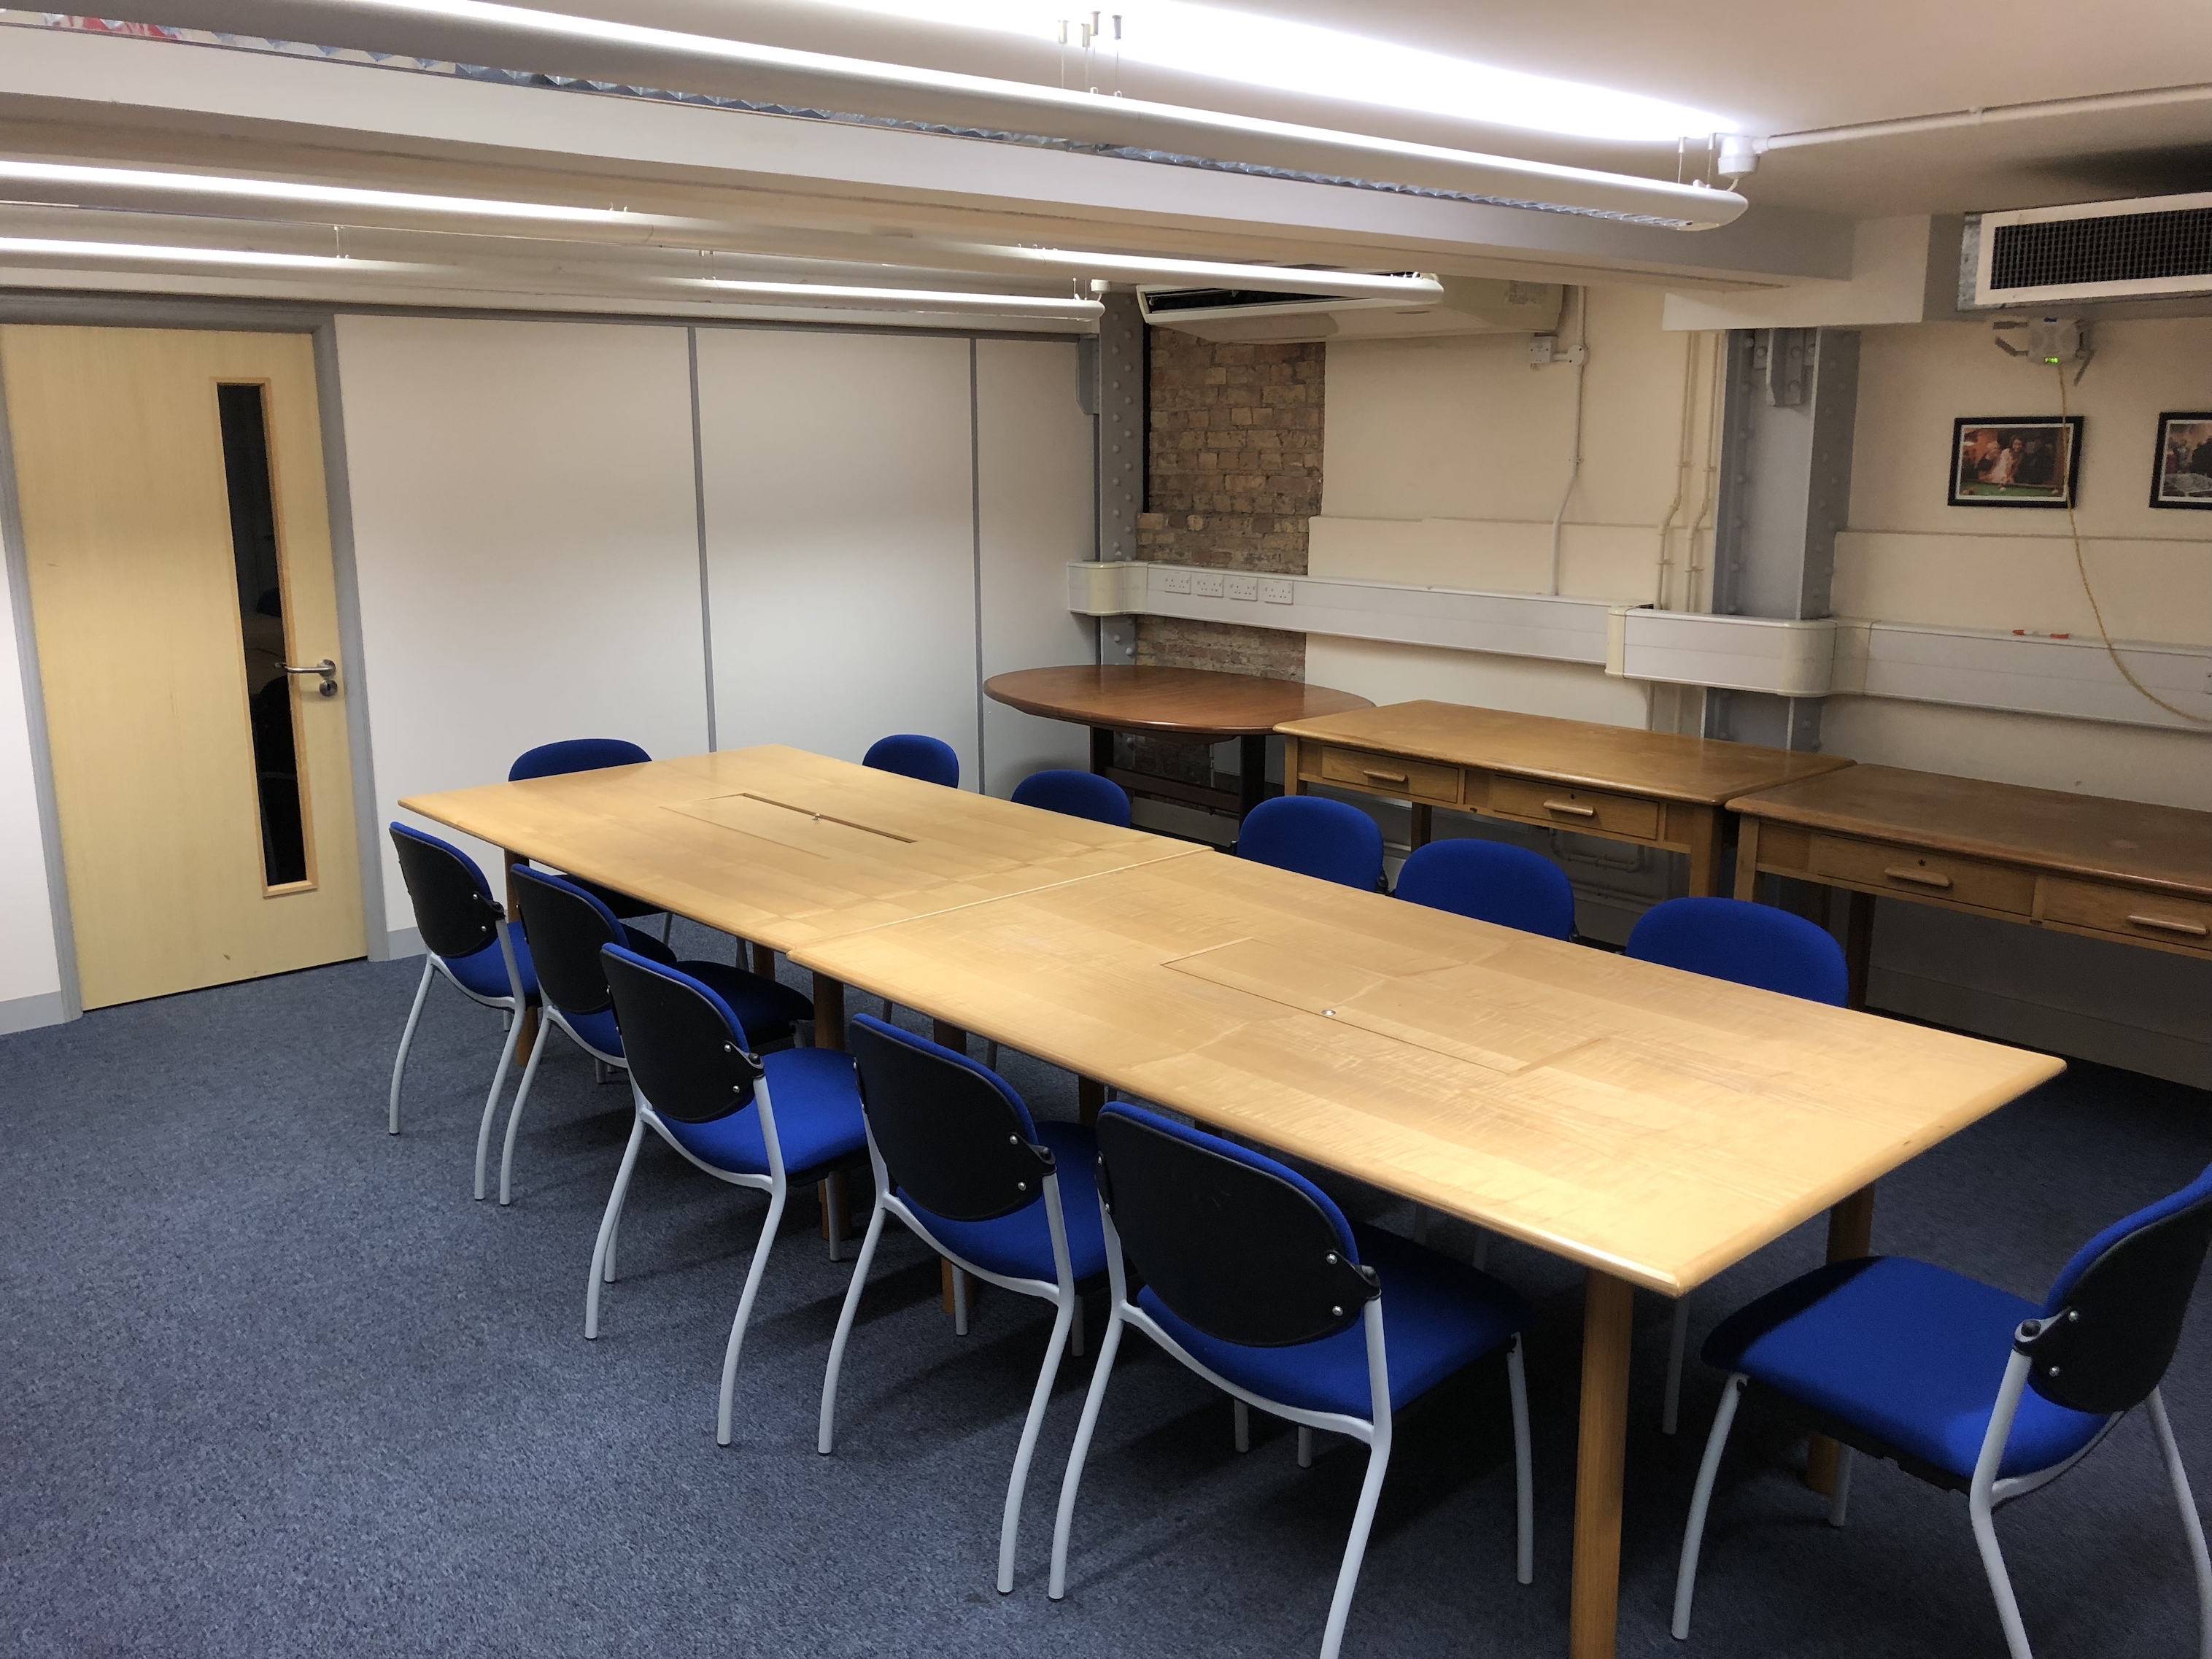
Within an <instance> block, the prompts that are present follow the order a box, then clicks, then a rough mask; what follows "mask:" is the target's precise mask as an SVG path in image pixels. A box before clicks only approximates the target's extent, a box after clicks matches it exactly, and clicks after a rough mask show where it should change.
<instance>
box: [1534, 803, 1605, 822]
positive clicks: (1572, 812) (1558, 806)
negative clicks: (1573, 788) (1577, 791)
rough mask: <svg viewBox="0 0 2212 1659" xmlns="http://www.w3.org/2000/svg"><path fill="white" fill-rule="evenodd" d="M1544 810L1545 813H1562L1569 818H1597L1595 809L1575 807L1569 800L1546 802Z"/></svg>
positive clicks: (1592, 807)
mask: <svg viewBox="0 0 2212 1659" xmlns="http://www.w3.org/2000/svg"><path fill="white" fill-rule="evenodd" d="M1544 810H1545V811H1547V812H1564V813H1565V814H1566V815H1567V816H1568V817H1571V818H1594V817H1596V816H1597V808H1596V807H1595V806H1577V805H1575V804H1574V802H1572V801H1571V800H1547V801H1546V802H1545V803H1544Z"/></svg>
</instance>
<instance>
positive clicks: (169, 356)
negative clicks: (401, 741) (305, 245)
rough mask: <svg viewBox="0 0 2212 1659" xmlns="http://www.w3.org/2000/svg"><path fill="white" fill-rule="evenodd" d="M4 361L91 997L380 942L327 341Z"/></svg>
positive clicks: (180, 345)
mask: <svg viewBox="0 0 2212 1659" xmlns="http://www.w3.org/2000/svg"><path fill="white" fill-rule="evenodd" d="M0 377H4V380H5V385H6V389H7V399H8V421H9V432H10V435H11V436H12V439H13V441H14V448H15V477H16V489H17V495H18V497H19V499H20V501H21V512H22V525H23V544H24V552H25V555H26V557H27V564H28V567H29V572H30V584H29V586H30V596H31V609H32V617H33V622H34V623H35V626H36V631H37V635H38V646H39V669H40V678H41V679H42V680H43V682H44V684H45V690H46V727H47V736H48V738H49V742H50V745H51V748H52V755H53V775H54V793H55V796H56V802H57V805H58V809H59V817H60V820H61V842H62V856H63V860H64V866H65V867H66V869H67V872H68V877H69V896H70V921H71V924H72V927H73V930H74V932H75V933H76V960H77V974H78V979H79V983H80V986H81V987H82V993H83V999H84V1006H86V1007H88V1008H99V1007H105V1006H108V1005H109V1004H112V1003H118V1002H131V1001H135V1000H138V999H140V998H142V997H153V996H162V995H166V994H169V993H171V992H175V991H185V990H190V989H192V988H193V987H197V986H203V985H219V984H222V983H225V982H227V981H232V980H240V979H251V978H253V977H255V976H256V975H263V974H273V973H281V972H283V971H285V970H287V969H294V968H304V967H308V966H311V965H313V964H314V963H324V962H334V961H338V960H341V959H343V958H345V957H357V956H360V955H361V954H362V951H363V948H364V947H363V932H362V901H361V872H360V866H359V859H358V848H357V846H356V840H355V826H354V817H353V781H352V775H351V769H350V764H349V758H348V754H347V744H346V727H345V700H346V696H347V693H348V673H347V669H348V665H347V664H345V663H344V662H343V659H341V657H340V653H339V649H338V633H337V593H336V589H335V585H334V582H333V579H332V574H331V538H330V519H329V507H328V497H327V496H326V495H325V490H324V483H323V462H322V439H321V433H320V429H319V422H318V420H317V416H316V406H315V375H314V359H313V348H312V344H311V343H310V341H309V339H308V337H307V336H305V335H301V334H233V333H216V332H202V331H188V330H182V329H150V328H149V329H125V328H116V329H110V328H56V327H46V326H43V325H37V326H33V325H12V326H9V327H5V328H0ZM257 471H258V475H259V476H258V477H257ZM324 659H330V660H331V662H332V663H334V664H335V665H337V671H336V673H335V675H334V676H332V677H331V678H332V681H333V682H334V684H335V686H336V688H337V690H336V692H335V694H334V695H330V696H325V695H324V694H323V685H324V680H323V679H322V678H321V677H319V676H317V675H314V674H288V673H285V672H284V671H283V668H284V666H285V665H309V664H315V663H319V662H321V661H322V660H324Z"/></svg>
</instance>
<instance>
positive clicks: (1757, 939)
mask: <svg viewBox="0 0 2212 1659" xmlns="http://www.w3.org/2000/svg"><path fill="white" fill-rule="evenodd" d="M1628 954H1629V955H1630V956H1632V957H1636V958H1637V959H1638V961H1640V962H1656V963H1659V964H1660V965H1661V966H1662V967H1667V968H1680V969H1681V970H1682V971H1683V972H1684V973H1686V974H1703V975H1705V977H1706V978H1708V979H1725V980H1729V981H1733V982H1734V983H1735V984H1738V985H1749V986H1753V987H1756V988H1757V989H1759V990H1761V991H1774V992H1778V993H1779V994H1782V995H1784V996H1787V997H1802V998H1804V999H1805V1000H1807V1001H1808V1002H1825V1003H1827V1004H1829V1005H1830V1006H1833V1007H1838V1008H1840V1007H1842V1006H1844V1000H1845V999H1846V998H1847V997H1848V996H1849V994H1850V969H1849V968H1847V967H1846V966H1845V965H1844V947H1843V946H1842V945H1838V944H1837V943H1836V941H1835V940H1834V939H1832V938H1831V937H1830V936H1829V934H1828V933H1827V930H1826V929H1825V928H1822V927H1815V926H1814V924H1813V923H1811V922H1809V921H1806V920H1805V918H1804V917H1802V916H1796V915H1790V912H1789V911H1787V910H1778V909H1776V908H1773V906H1771V905H1767V904H1753V903H1750V902H1747V901H1746V900H1743V899H1732V898H1678V899H1668V900H1667V901H1666V902H1664V903H1663V904H1655V905H1653V906H1652V907H1651V908H1650V909H1649V910H1646V911H1645V912H1644V914H1643V915H1641V916H1639V917H1638V918H1637V921H1636V926H1635V927H1632V928H1631V929H1630V930H1629V934H1628ZM1689 1335H1690V1298H1689V1297H1686V1296H1685V1297H1677V1298H1676V1300H1675V1303H1674V1330H1673V1332H1672V1334H1670V1335H1669V1336H1668V1341H1667V1392H1666V1396H1665V1398H1664V1400H1663V1401H1662V1404H1661V1406H1660V1408H1659V1431H1660V1432H1661V1433H1662V1434H1672V1433H1674V1428H1675V1425H1676V1424H1677V1422H1678V1421H1679V1420H1680V1415H1681V1407H1682V1352H1683V1349H1684V1348H1685V1347H1686V1346H1687V1344H1688V1341H1689ZM2206 1659H2212V1655H2208V1656H2206Z"/></svg>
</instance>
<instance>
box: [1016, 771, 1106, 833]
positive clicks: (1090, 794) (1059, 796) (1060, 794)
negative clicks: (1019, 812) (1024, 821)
mask: <svg viewBox="0 0 2212 1659" xmlns="http://www.w3.org/2000/svg"><path fill="white" fill-rule="evenodd" d="M1008 799H1011V800H1012V802H1013V803H1014V805H1017V806H1036V807H1042V809H1043V810H1044V811H1048V812H1065V813H1066V814H1067V815H1068V817H1072V818H1089V819H1090V820H1091V822H1092V823H1108V824H1111V825H1113V826H1114V828H1115V829H1127V828H1128V827H1129V792H1128V791H1127V790H1126V789H1124V788H1123V787H1121V785H1120V784H1118V783H1116V782H1115V781H1114V780H1113V779H1111V778H1102V777H1100V776H1099V775H1097V773H1096V772H1077V771H1072V770H1069V769H1065V768H1055V769H1052V770H1050V771H1046V772H1032V773H1030V775H1029V776H1027V777H1025V778H1024V779H1023V780H1022V781H1020V782H1019V783H1018V784H1016V785H1015V786H1014V793H1012V796H1010V797H1009V798H1008Z"/></svg>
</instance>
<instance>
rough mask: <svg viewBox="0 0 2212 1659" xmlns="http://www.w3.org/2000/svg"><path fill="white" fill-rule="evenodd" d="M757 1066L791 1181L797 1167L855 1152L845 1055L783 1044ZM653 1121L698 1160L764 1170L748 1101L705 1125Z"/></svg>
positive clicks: (861, 1137) (855, 1118) (860, 1133)
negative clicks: (763, 1073)
mask: <svg viewBox="0 0 2212 1659" xmlns="http://www.w3.org/2000/svg"><path fill="white" fill-rule="evenodd" d="M761 1065H762V1066H763V1067H764V1068H765V1069H766V1071H767V1073H768V1088H769V1095H770V1097H772V1098H773V1099H774V1100H775V1131H776V1139H777V1141H778V1144H779V1146H781V1150H782V1152H783V1167H784V1169H785V1170H787V1172H789V1174H790V1175H791V1176H793V1178H794V1180H795V1179H796V1178H797V1177H798V1176H799V1174H800V1172H801V1171H804V1170H814V1169H818V1168H820V1167H821V1166H822V1165H823V1164H836V1163H841V1162H842V1161H844V1160H846V1159H848V1158H858V1157H859V1156H860V1154H861V1152H863V1151H864V1150H865V1149H866V1146H867V1144H868V1131H867V1126H866V1123H865V1122H864V1121H863V1120H862V1118H861V1115H860V1090H859V1089H858V1087H856V1086H855V1085H854V1081H853V1057H852V1056H851V1055H850V1054H839V1053H837V1052H836V1050H835V1049H830V1048H785V1049H782V1050H781V1051H779V1052H778V1053H775V1054H763V1055H762V1056H761ZM661 1121H662V1122H664V1123H665V1124H666V1125H667V1126H668V1133H670V1134H671V1135H672V1136H674V1137H675V1139H676V1141H677V1144H678V1145H679V1146H682V1147H683V1148H684V1151H685V1152H689V1153H690V1154H691V1156H692V1157H694V1158H697V1159H698V1160H699V1161H700V1162H701V1163H702V1164H713V1165H714V1168H716V1169H718V1170H729V1171H730V1172H731V1173H732V1174H733V1175H766V1174H768V1172H769V1167H768V1142H767V1141H766V1140H765V1139H763V1138H762V1135H761V1123H760V1109H759V1108H758V1107H757V1106H756V1105H754V1104H752V1103H747V1104H745V1105H744V1106H743V1107H741V1108H740V1109H738V1110H737V1111H734V1112H732V1113H731V1114H730V1115H728V1116H727V1117H718V1118H715V1119H714V1121H711V1122H708V1123H678V1121H675V1120H674V1119H673V1118H663V1119H662V1120H661Z"/></svg>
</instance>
